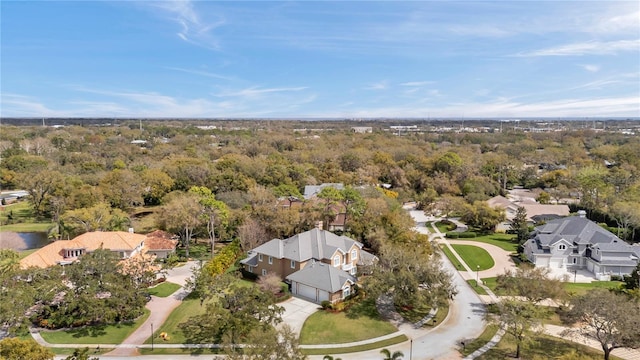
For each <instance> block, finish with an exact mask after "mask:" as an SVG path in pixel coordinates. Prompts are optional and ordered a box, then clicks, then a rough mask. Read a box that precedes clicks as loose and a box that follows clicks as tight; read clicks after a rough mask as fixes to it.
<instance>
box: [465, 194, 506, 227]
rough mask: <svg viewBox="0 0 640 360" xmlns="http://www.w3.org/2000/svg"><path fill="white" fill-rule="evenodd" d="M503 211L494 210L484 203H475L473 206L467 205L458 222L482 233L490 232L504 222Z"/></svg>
mask: <svg viewBox="0 0 640 360" xmlns="http://www.w3.org/2000/svg"><path fill="white" fill-rule="evenodd" d="M504 219H505V214H504V210H503V209H494V208H492V207H491V206H489V205H488V204H487V203H486V202H484V201H476V202H474V203H473V205H467V206H466V207H465V210H464V212H463V213H462V217H461V218H460V220H462V221H464V222H465V223H466V224H468V225H469V226H472V227H474V228H477V229H479V230H480V231H483V232H491V231H493V230H494V229H495V228H496V225H498V224H499V223H500V222H502V221H504Z"/></svg>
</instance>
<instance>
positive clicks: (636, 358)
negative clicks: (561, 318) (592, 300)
mask: <svg viewBox="0 0 640 360" xmlns="http://www.w3.org/2000/svg"><path fill="white" fill-rule="evenodd" d="M568 329H569V328H567V327H564V326H558V325H550V324H547V325H544V332H545V334H549V335H551V336H555V337H559V338H562V339H566V340H571V341H573V342H575V343H578V344H583V345H587V346H589V347H591V348H594V349H596V350H598V351H602V347H601V346H600V343H599V342H597V341H595V340H593V339H590V338H587V337H585V336H582V335H580V334H575V333H573V334H566V333H565V331H566V330H568ZM611 354H612V355H615V356H617V357H619V358H621V359H625V360H640V349H627V348H621V349H614V350H613V351H612V352H611Z"/></svg>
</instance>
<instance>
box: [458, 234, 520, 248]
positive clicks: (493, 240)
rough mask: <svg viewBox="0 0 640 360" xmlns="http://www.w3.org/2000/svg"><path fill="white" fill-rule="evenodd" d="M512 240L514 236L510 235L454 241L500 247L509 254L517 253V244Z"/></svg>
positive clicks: (494, 235) (492, 235)
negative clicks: (474, 242)
mask: <svg viewBox="0 0 640 360" xmlns="http://www.w3.org/2000/svg"><path fill="white" fill-rule="evenodd" d="M513 238H514V235H511V234H497V233H496V234H491V235H484V236H478V237H475V238H470V239H456V240H463V241H465V240H466V241H478V242H483V243H486V244H491V245H495V246H498V247H500V248H501V249H503V250H506V251H509V252H516V251H518V243H517V242H514V241H513V240H512V239H513Z"/></svg>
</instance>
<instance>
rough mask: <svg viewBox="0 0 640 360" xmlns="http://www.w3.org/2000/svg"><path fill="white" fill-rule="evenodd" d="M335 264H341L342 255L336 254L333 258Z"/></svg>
mask: <svg viewBox="0 0 640 360" xmlns="http://www.w3.org/2000/svg"><path fill="white" fill-rule="evenodd" d="M333 266H340V255H336V256H335V257H334V258H333Z"/></svg>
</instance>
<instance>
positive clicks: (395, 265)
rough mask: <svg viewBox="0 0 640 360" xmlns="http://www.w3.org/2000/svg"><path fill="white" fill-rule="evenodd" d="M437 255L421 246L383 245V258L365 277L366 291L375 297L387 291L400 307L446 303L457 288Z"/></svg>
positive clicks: (381, 257) (368, 294)
mask: <svg viewBox="0 0 640 360" xmlns="http://www.w3.org/2000/svg"><path fill="white" fill-rule="evenodd" d="M436 256H437V255H435V254H432V255H426V254H424V253H423V252H421V251H420V249H419V248H418V247H412V246H401V245H388V246H385V247H383V251H382V254H381V255H380V261H379V262H378V263H377V264H376V265H375V266H374V267H373V271H372V274H371V275H370V276H368V277H367V278H366V280H365V283H364V289H365V293H366V294H367V296H371V297H372V298H378V297H379V296H382V295H385V294H388V295H390V296H391V297H392V299H393V302H394V304H395V305H396V306H397V307H407V306H409V307H414V306H417V305H420V304H428V305H433V306H439V305H442V304H445V303H446V302H447V301H449V300H450V299H452V298H453V297H454V296H455V294H456V293H457V291H456V290H455V286H454V285H453V283H452V279H451V275H450V274H449V273H447V272H446V271H444V270H442V269H441V267H440V260H439V259H438V258H437V257H436Z"/></svg>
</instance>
